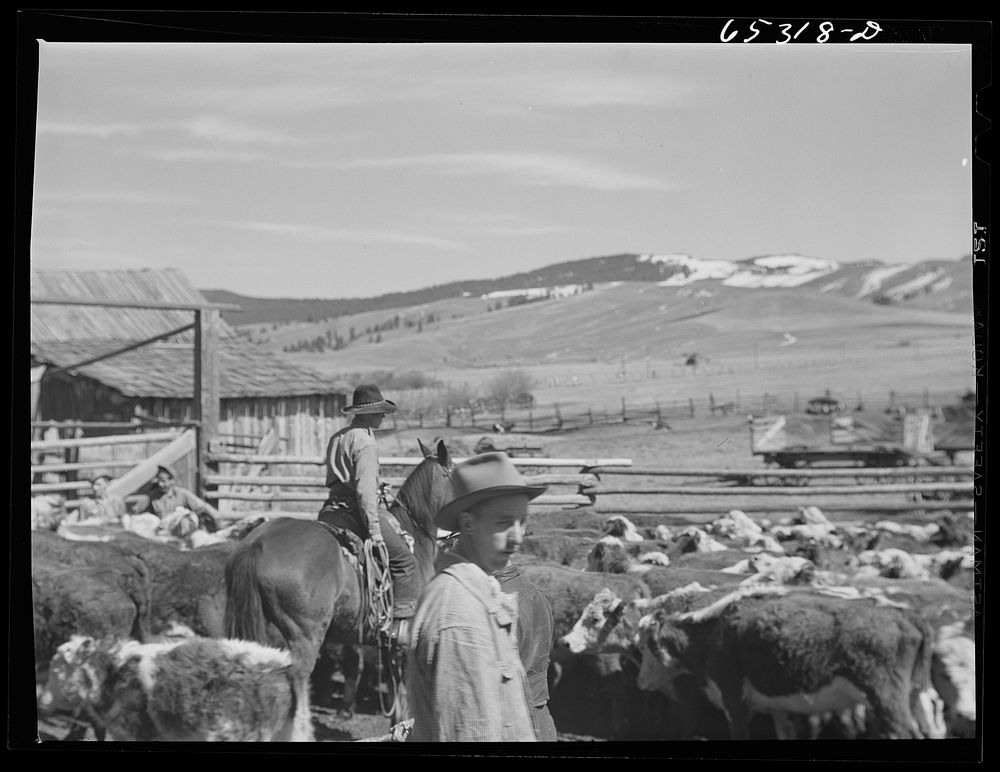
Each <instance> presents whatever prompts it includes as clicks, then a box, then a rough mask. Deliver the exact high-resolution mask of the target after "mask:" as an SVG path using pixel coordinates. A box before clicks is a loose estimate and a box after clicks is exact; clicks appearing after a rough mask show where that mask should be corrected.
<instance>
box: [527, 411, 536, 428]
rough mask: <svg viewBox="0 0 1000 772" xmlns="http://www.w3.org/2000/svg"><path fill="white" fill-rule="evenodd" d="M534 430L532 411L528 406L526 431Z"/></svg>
mask: <svg viewBox="0 0 1000 772" xmlns="http://www.w3.org/2000/svg"><path fill="white" fill-rule="evenodd" d="M534 430H535V418H534V413H533V412H532V410H531V408H530V407H529V408H528V431H529V432H531V431H534Z"/></svg>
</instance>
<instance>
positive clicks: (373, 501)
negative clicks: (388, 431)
mask: <svg viewBox="0 0 1000 772" xmlns="http://www.w3.org/2000/svg"><path fill="white" fill-rule="evenodd" d="M378 482H379V481H378V449H377V448H376V447H375V443H374V442H372V443H364V444H362V445H360V446H359V447H358V448H357V450H356V452H355V456H354V490H355V492H356V494H357V499H358V510H359V511H360V512H361V514H362V515H363V516H364V518H365V522H366V523H368V532H369V533H370V534H373V535H374V534H376V533H378V534H381V533H382V529H381V527H380V526H379V522H378Z"/></svg>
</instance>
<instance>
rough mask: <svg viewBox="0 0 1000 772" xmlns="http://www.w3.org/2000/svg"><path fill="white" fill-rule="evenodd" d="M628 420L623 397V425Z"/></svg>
mask: <svg viewBox="0 0 1000 772" xmlns="http://www.w3.org/2000/svg"><path fill="white" fill-rule="evenodd" d="M627 420H628V418H627V417H626V415H625V397H622V423H625V422H626V421H627Z"/></svg>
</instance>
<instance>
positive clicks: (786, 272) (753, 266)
mask: <svg viewBox="0 0 1000 772" xmlns="http://www.w3.org/2000/svg"><path fill="white" fill-rule="evenodd" d="M839 269H840V264H839V263H837V262H835V261H833V260H826V259H824V258H821V257H806V256H804V255H766V256H764V257H753V258H750V259H749V260H746V261H744V262H743V263H742V264H741V268H740V270H739V271H737V272H736V273H735V274H733V275H732V276H730V277H729V278H728V279H726V280H725V281H724V282H722V283H723V284H725V285H726V286H727V287H751V288H752V287H798V286H801V285H803V284H806V283H808V282H811V281H814V280H816V279H819V278H820V277H822V276H826V275H827V274H831V273H834V272H835V271H837V270H839Z"/></svg>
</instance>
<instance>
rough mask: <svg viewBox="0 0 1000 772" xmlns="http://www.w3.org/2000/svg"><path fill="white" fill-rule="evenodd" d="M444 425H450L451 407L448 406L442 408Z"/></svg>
mask: <svg viewBox="0 0 1000 772" xmlns="http://www.w3.org/2000/svg"><path fill="white" fill-rule="evenodd" d="M444 425H445V426H448V427H450V426H451V408H450V407H446V408H445V409H444Z"/></svg>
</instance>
